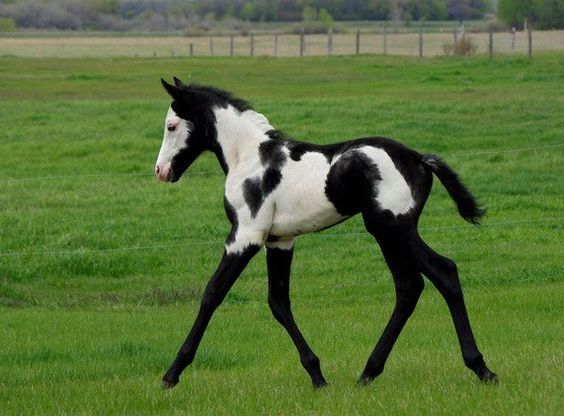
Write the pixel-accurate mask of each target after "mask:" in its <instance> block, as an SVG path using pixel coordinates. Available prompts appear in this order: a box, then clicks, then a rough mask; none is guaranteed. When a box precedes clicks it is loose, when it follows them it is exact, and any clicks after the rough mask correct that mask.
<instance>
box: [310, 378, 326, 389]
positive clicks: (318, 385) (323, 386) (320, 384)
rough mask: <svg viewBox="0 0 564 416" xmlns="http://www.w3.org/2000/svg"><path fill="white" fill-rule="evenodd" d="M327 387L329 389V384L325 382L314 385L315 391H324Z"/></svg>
mask: <svg viewBox="0 0 564 416" xmlns="http://www.w3.org/2000/svg"><path fill="white" fill-rule="evenodd" d="M325 387H329V383H327V382H326V381H325V380H322V381H318V382H315V383H313V388H314V389H315V390H319V389H323V388H325Z"/></svg>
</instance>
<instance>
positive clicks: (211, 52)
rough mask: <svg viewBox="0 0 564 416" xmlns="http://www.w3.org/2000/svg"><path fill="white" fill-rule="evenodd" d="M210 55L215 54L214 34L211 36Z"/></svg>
mask: <svg viewBox="0 0 564 416" xmlns="http://www.w3.org/2000/svg"><path fill="white" fill-rule="evenodd" d="M210 55H212V56H213V36H210Z"/></svg>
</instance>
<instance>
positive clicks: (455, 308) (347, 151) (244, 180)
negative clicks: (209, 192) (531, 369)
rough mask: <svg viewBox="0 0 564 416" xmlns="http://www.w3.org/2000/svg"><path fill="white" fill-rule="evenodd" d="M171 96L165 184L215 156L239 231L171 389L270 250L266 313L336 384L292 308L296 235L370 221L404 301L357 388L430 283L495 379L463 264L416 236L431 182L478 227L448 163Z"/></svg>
mask: <svg viewBox="0 0 564 416" xmlns="http://www.w3.org/2000/svg"><path fill="white" fill-rule="evenodd" d="M161 83H162V85H163V87H164V89H165V90H166V91H167V92H168V94H169V95H170V97H171V98H172V103H171V104H170V107H169V108H168V112H167V114H166V119H165V128H164V138H163V142H162V145H161V148H160V152H159V155H158V158H157V162H156V166H155V174H156V176H157V177H158V178H159V179H160V180H161V181H164V182H176V181H178V180H179V179H180V177H181V176H182V174H183V173H184V172H185V171H186V169H188V167H189V166H190V165H191V164H192V163H193V162H194V161H195V160H196V159H197V158H198V156H199V155H200V154H202V152H204V151H209V152H213V153H214V154H215V155H216V157H217V160H218V162H219V164H220V166H221V168H222V170H223V172H224V173H225V193H224V207H225V212H226V215H227V218H228V220H229V222H230V223H231V230H230V231H229V233H228V234H227V238H226V241H225V248H224V252H223V257H222V259H221V261H220V263H219V266H218V267H217V270H216V271H215V273H214V274H213V276H212V277H211V279H210V280H209V282H208V284H207V286H206V288H205V291H204V293H203V296H202V300H201V304H200V307H199V311H198V314H197V317H196V320H195V322H194V324H193V326H192V328H191V330H190V332H189V334H188V336H187V337H186V339H185V341H184V342H183V344H182V346H181V347H180V350H179V351H178V354H177V356H176V358H175V360H174V361H173V363H172V365H171V366H170V368H169V369H168V371H167V372H166V374H165V375H164V377H163V379H162V387H163V388H171V387H174V386H175V385H176V384H177V383H178V381H179V377H180V375H181V373H182V372H183V371H184V369H185V368H186V367H187V366H188V365H190V364H191V363H192V361H193V360H194V356H195V354H196V350H197V348H198V345H199V343H200V341H201V339H202V337H203V335H204V332H205V330H206V328H207V325H208V323H209V321H210V319H211V317H212V314H213V313H214V311H215V310H216V309H217V307H218V306H219V305H220V304H221V303H222V301H223V300H224V298H225V296H226V295H227V293H228V291H229V289H230V288H231V287H232V286H233V284H234V283H235V281H236V280H237V278H238V277H239V275H240V274H241V272H242V271H243V269H245V267H246V266H247V264H248V263H249V261H250V260H251V259H252V258H253V256H254V255H255V254H257V252H258V251H259V250H260V249H261V247H263V246H264V247H265V251H266V264H267V274H268V304H269V306H270V309H271V311H272V313H273V315H274V318H275V319H276V320H277V321H278V322H279V323H280V324H281V325H282V326H283V327H284V328H285V329H286V331H287V332H288V334H289V336H290V337H291V339H292V341H293V342H294V344H295V346H296V348H297V350H298V353H299V357H300V361H301V364H302V365H303V367H304V368H305V370H306V371H307V373H308V374H309V376H310V377H311V382H312V384H313V386H314V387H315V388H319V387H323V386H326V385H327V381H326V380H325V377H324V376H323V373H322V372H321V367H320V361H319V358H318V357H317V356H316V355H315V353H314V352H313V351H312V349H311V348H310V346H309V345H308V343H307V341H306V340H305V338H304V337H303V335H302V333H301V332H300V330H299V328H298V326H297V325H296V322H295V321H294V317H293V314H292V310H291V307H290V296H289V283H290V267H291V263H292V257H293V247H294V242H295V240H296V238H297V237H298V236H299V235H302V234H305V233H310V232H315V231H319V230H323V229H326V228H328V227H331V226H334V225H336V224H338V223H340V222H342V221H345V220H347V219H348V218H351V217H352V216H354V215H356V214H361V215H362V219H363V221H364V225H365V227H366V230H367V231H368V232H369V233H370V234H371V235H372V236H373V237H374V238H375V240H376V242H377V243H378V245H379V246H380V248H381V251H382V253H383V256H384V259H385V262H386V264H387V266H388V268H389V269H390V271H391V274H392V277H393V280H394V285H395V293H396V304H395V307H394V311H393V313H392V316H391V318H390V320H389V322H388V324H387V326H386V328H385V330H384V332H383V334H382V335H381V337H380V339H379V340H378V342H377V344H376V346H375V348H374V350H373V351H372V353H371V355H370V357H369V358H368V361H367V363H366V366H365V368H364V371H363V372H362V374H361V376H360V378H359V380H358V382H359V383H360V384H368V383H370V382H371V381H372V380H374V379H375V378H376V377H377V376H378V375H380V374H381V373H382V371H383V370H384V365H385V363H386V359H387V358H388V355H389V354H390V352H391V350H392V347H393V345H394V343H395V342H396V340H397V338H398V336H399V334H400V332H401V330H402V328H403V327H404V325H405V323H406V321H407V320H408V318H409V317H410V316H411V314H412V313H413V311H414V309H415V306H416V304H417V301H418V299H419V297H420V295H421V292H422V291H423V287H424V281H423V277H422V276H425V277H427V278H428V279H429V280H430V281H431V282H432V284H433V285H434V286H435V287H436V288H437V289H438V291H439V292H440V294H441V295H442V296H443V298H444V299H445V301H446V303H447V305H448V308H449V310H450V313H451V317H452V320H453V322H454V326H455V329H456V333H457V335H458V339H459V342H460V348H461V351H462V357H463V360H464V363H465V364H466V366H467V367H468V368H469V369H471V370H472V371H473V372H474V373H475V374H476V375H477V376H478V378H479V379H480V380H481V381H483V382H496V381H497V375H496V374H495V373H493V372H492V371H491V370H490V369H489V368H488V367H487V365H486V362H485V361H484V358H483V355H482V353H481V352H480V351H479V350H478V347H477V345H476V341H475V338H474V335H473V333H472V328H471V326H470V321H469V318H468V314H467V311H466V306H465V302H464V298H463V293H462V288H461V284H460V280H459V276H458V272H457V267H456V264H455V263H454V262H453V261H452V260H451V259H449V258H447V257H443V256H441V255H440V254H438V253H436V252H435V251H433V249H432V248H431V247H429V246H428V245H427V244H426V243H425V242H424V241H423V240H422V238H421V237H420V235H419V233H418V231H417V224H418V219H419V216H420V215H421V212H422V210H423V206H424V205H425V202H426V200H427V197H428V196H429V192H430V191H431V186H432V181H433V175H435V176H437V178H438V179H439V181H440V182H441V183H442V184H443V186H444V187H445V188H446V190H447V192H448V194H449V195H450V197H451V198H452V199H453V200H454V202H455V204H456V207H457V209H458V212H459V214H460V216H461V217H462V218H463V219H464V220H466V221H468V222H470V223H473V224H478V222H479V220H480V218H481V217H482V216H483V215H484V214H485V210H484V209H482V208H481V207H480V205H479V204H478V202H477V201H476V199H475V198H474V196H473V195H472V194H471V193H470V191H469V190H468V188H467V187H466V186H465V185H464V184H463V183H462V181H461V179H460V178H459V176H458V174H457V173H456V172H455V171H454V170H453V169H452V168H450V167H449V166H448V165H447V164H446V163H445V162H444V161H443V160H442V159H441V158H439V157H438V156H436V155H432V154H420V153H418V152H416V151H415V150H412V149H410V148H408V147H406V146H404V145H402V144H400V143H399V142H396V141H394V140H392V139H388V138H384V137H368V138H360V139H356V140H351V141H346V142H342V143H336V144H328V145H318V144H312V143H306V142H300V141H296V140H293V139H292V138H290V137H288V136H287V135H285V134H284V133H282V132H281V131H280V130H277V129H275V128H273V127H272V126H271V125H270V123H269V121H268V120H267V118H266V117H265V116H264V115H262V114H260V113H258V112H256V111H254V110H253V108H252V107H251V105H250V104H249V103H248V102H247V101H245V100H243V99H240V98H237V97H235V96H234V95H232V94H231V93H229V92H227V91H224V90H221V89H218V88H215V87H210V86H202V85H198V84H190V85H185V84H184V83H183V82H182V81H181V80H179V79H178V78H176V77H174V85H173V84H169V83H167V82H166V81H165V80H164V79H161Z"/></svg>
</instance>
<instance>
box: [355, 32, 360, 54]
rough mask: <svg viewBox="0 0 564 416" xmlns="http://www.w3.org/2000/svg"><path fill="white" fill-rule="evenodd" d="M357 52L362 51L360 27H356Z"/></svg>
mask: <svg viewBox="0 0 564 416" xmlns="http://www.w3.org/2000/svg"><path fill="white" fill-rule="evenodd" d="M355 51H356V54H357V55H358V54H359V53H360V29H356V49H355Z"/></svg>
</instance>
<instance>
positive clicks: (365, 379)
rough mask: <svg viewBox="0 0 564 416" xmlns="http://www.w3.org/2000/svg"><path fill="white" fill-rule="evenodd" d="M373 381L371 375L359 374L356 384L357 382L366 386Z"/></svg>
mask: <svg viewBox="0 0 564 416" xmlns="http://www.w3.org/2000/svg"><path fill="white" fill-rule="evenodd" d="M373 381H374V379H373V378H372V377H365V376H361V377H360V378H359V379H358V381H357V382H356V384H358V385H359V386H368V385H369V384H370V383H372V382H373Z"/></svg>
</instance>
